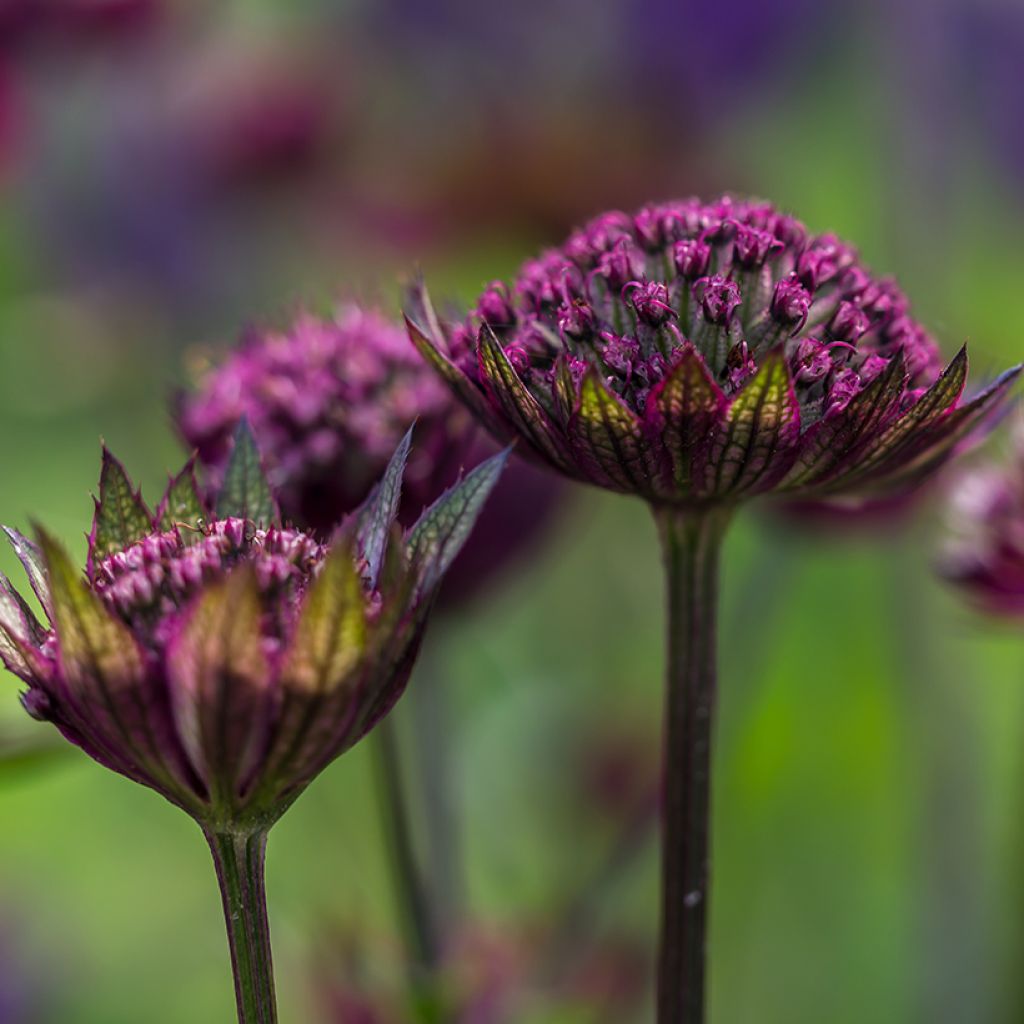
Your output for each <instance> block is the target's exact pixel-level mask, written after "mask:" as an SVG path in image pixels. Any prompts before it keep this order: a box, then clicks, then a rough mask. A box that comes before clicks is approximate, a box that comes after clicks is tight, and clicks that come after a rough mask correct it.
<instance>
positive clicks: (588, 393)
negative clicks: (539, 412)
mask: <svg viewBox="0 0 1024 1024" xmlns="http://www.w3.org/2000/svg"><path fill="white" fill-rule="evenodd" d="M569 436H570V437H571V438H572V442H573V448H574V449H575V452H576V456H577V459H579V460H580V461H582V462H584V463H585V464H586V465H587V467H588V469H589V470H590V471H591V473H593V474H594V476H595V478H596V482H602V483H603V482H605V481H608V482H610V483H611V484H612V485H613V486H615V487H618V488H619V489H620V490H624V491H630V492H634V493H637V494H647V493H648V492H649V491H650V483H651V474H650V473H649V472H648V469H647V463H646V462H645V450H646V448H647V444H646V441H645V439H644V437H643V430H642V425H641V421H640V418H639V417H638V416H637V415H636V413H634V412H633V411H632V410H631V409H627V408H626V406H624V405H623V404H622V402H621V401H620V400H619V399H618V397H617V396H615V395H613V394H612V393H611V392H610V391H609V390H608V386H607V385H606V384H605V382H604V380H603V379H602V378H601V375H600V373H599V372H598V371H597V369H596V368H595V367H590V368H589V369H588V370H587V372H586V373H585V374H584V376H583V381H582V382H581V384H580V401H579V406H578V408H577V409H576V411H575V412H574V413H573V416H572V420H571V421H570V423H569ZM595 470H596V473H595V472H594V471H595ZM602 478H603V479H602Z"/></svg>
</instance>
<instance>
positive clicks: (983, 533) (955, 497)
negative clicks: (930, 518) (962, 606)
mask: <svg viewBox="0 0 1024 1024" xmlns="http://www.w3.org/2000/svg"><path fill="white" fill-rule="evenodd" d="M939 568H940V571H941V573H942V575H943V576H945V577H946V578H947V579H948V580H950V581H951V582H952V583H954V584H955V585H956V586H957V587H959V588H960V589H961V590H962V591H963V592H964V593H965V594H966V595H967V596H968V597H969V598H970V599H971V600H972V601H974V602H975V603H976V604H978V605H979V606H980V607H982V608H984V609H985V610H988V611H992V612H998V613H1002V614H1005V615H1013V616H1020V615H1024V426H1022V425H1021V424H1018V425H1017V427H1016V431H1015V438H1014V444H1013V447H1012V450H1011V451H1010V453H1009V456H1008V458H1006V459H1004V460H1003V461H1002V462H1001V463H994V462H989V463H986V464H981V465H977V466H973V467H971V468H968V469H965V470H963V471H962V472H961V473H959V474H958V475H957V476H955V477H954V478H953V479H952V480H951V481H950V484H949V497H948V500H947V537H946V540H945V543H944V545H943V549H942V553H941V557H940V562H939Z"/></svg>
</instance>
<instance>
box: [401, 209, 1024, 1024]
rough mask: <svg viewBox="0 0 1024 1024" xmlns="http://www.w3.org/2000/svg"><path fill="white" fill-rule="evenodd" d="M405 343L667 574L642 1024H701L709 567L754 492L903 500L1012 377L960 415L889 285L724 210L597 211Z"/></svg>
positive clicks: (821, 249) (956, 387) (954, 385)
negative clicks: (627, 529) (579, 487)
mask: <svg viewBox="0 0 1024 1024" xmlns="http://www.w3.org/2000/svg"><path fill="white" fill-rule="evenodd" d="M410 312H411V319H410V320H409V325H408V326H409V330H410V335H411V337H412V339H413V341H414V342H415V344H416V345H417V347H418V348H419V350H420V351H421V352H422V353H423V354H424V356H425V357H426V358H427V359H429V360H430V361H431V362H432V363H433V364H434V366H435V367H436V368H437V370H438V371H439V372H440V374H441V376H442V377H444V379H445V380H447V381H448V383H449V385H450V386H451V387H452V389H453V390H454V391H455V393H456V394H458V395H459V396H460V397H461V398H462V400H463V401H464V402H465V403H466V405H467V406H468V407H469V408H470V409H472V410H473V412H474V413H475V414H476V416H477V417H478V419H479V420H480V421H481V422H482V423H483V424H485V425H486V426H487V427H488V428H489V429H490V430H491V431H492V432H493V433H494V434H495V436H497V437H499V438H510V437H515V438H517V439H518V440H519V442H520V446H521V448H522V449H523V450H524V451H528V452H530V453H531V454H532V455H533V456H534V457H535V458H536V459H538V460H540V461H542V462H545V463H547V464H548V465H550V466H552V467H554V468H556V469H558V470H560V471H561V472H562V473H564V474H565V475H567V476H570V477H573V478H575V479H577V480H581V481H584V482H586V483H591V484H595V485H597V486H600V487H605V488H608V489H610V490H614V491H620V492H623V493H627V494H636V495H639V496H640V497H642V498H644V499H645V500H646V501H647V502H648V503H649V504H650V505H651V508H652V510H653V512H654V516H655V519H656V522H657V525H658V528H659V532H660V535H661V542H662V549H663V552H664V560H665V567H666V576H667V581H668V623H669V630H670V632H669V654H668V694H667V700H666V722H665V745H666V754H665V760H666V773H665V785H664V798H663V799H664V827H663V828H662V921H661V944H660V950H661V952H660V959H659V972H658V997H657V1019H658V1022H659V1024H700V1022H702V1021H703V1020H704V977H705V935H706V921H707V907H708V895H709V847H708V838H709V834H710V829H709V808H710V775H711V756H710V752H711V742H712V721H713V714H714V701H715V688H716V653H715V649H716V626H715V618H716V605H717V587H718V559H719V553H720V549H721V543H722V539H723V537H724V534H725V530H726V527H727V525H728V522H729V518H730V516H731V514H732V512H733V510H734V509H735V508H736V506H737V505H738V504H739V503H741V502H742V501H744V500H746V499H748V498H751V497H754V496H756V495H761V494H766V493H777V494H788V495H792V496H794V497H799V498H830V499H831V498H836V497H844V498H856V499H860V500H863V499H866V498H871V499H877V498H881V497H889V496H892V495H894V494H899V493H902V492H904V491H906V490H909V489H910V488H911V486H912V485H914V484H916V483H918V482H919V481H920V480H921V479H923V478H924V477H926V476H927V474H928V473H929V472H930V471H931V470H933V469H934V468H935V467H936V466H938V465H939V464H940V463H942V462H943V461H944V460H946V459H947V458H948V457H949V456H950V454H951V453H952V452H953V451H954V449H955V447H956V445H957V444H958V442H959V441H960V440H961V439H962V438H963V437H964V436H965V435H966V434H968V433H969V432H971V431H972V430H973V429H974V428H975V427H976V426H977V425H978V424H979V423H981V422H982V421H983V420H984V419H985V417H986V416H987V415H988V414H989V413H990V412H991V411H992V410H993V409H994V407H995V406H996V405H997V403H998V402H999V401H1000V399H1001V398H1002V397H1003V396H1004V395H1005V393H1006V391H1007V389H1008V388H1009V385H1010V383H1011V381H1012V380H1013V378H1014V377H1015V376H1016V374H1017V372H1018V370H1019V368H1018V370H1013V371H1010V372H1009V373H1006V374H1004V375H1003V376H1002V377H1001V378H1000V379H999V380H997V381H996V382H995V383H994V384H993V385H992V386H991V387H989V388H988V389H987V390H985V391H983V392H982V393H981V394H980V395H978V396H977V397H975V398H973V399H972V400H970V401H967V402H965V403H963V404H960V395H961V392H962V390H963V387H964V383H965V380H966V376H967V355H966V352H965V351H964V350H961V352H960V353H959V354H958V355H957V356H956V358H955V359H954V360H953V361H952V362H951V363H950V364H949V366H948V367H946V369H944V370H943V369H942V368H941V362H940V359H939V351H938V348H937V346H936V345H935V342H934V341H933V340H932V339H931V338H930V336H929V335H928V334H927V333H926V332H925V330H924V329H923V328H922V327H921V326H920V325H919V324H918V323H917V322H916V321H915V320H913V319H912V318H911V316H910V314H909V309H908V303H907V300H906V298H905V297H904V296H903V294H902V292H901V291H900V290H899V289H898V288H897V286H896V285H895V283H894V282H892V281H889V280H884V279H883V280H880V279H878V278H875V277H874V276H872V274H870V273H869V272H868V271H867V270H866V269H865V268H864V267H863V266H862V265H861V263H860V261H859V259H858V257H857V254H856V252H855V251H854V250H853V249H852V248H851V247H850V246H849V245H847V244H845V243H844V242H842V241H840V240H839V239H837V238H835V237H834V236H832V235H819V236H811V235H810V234H809V233H808V231H807V230H806V228H804V226H803V225H802V224H800V223H799V222H798V221H796V220H794V219H793V218H792V217H789V216H786V215H784V214H781V213H779V212H777V211H776V210H775V209H774V208H772V207H771V206H768V205H766V204H763V203H757V202H746V201H741V200H734V199H730V198H728V197H726V198H722V199H718V200H716V201H714V202H712V203H708V204H704V203H700V202H698V201H696V200H686V201H682V202H671V203H664V204H660V205H654V206H648V207H645V208H644V209H642V210H639V211H638V212H637V213H635V214H633V215H627V214H624V213H618V212H613V213H607V214H604V215H602V216H600V217H597V218H596V219H594V220H592V221H591V222H590V223H589V224H587V225H586V226H585V227H584V228H582V229H581V230H579V231H577V232H576V233H575V234H573V235H572V236H571V237H570V238H569V239H568V240H567V241H566V242H565V244H564V245H563V246H562V247H561V248H560V249H552V250H549V251H548V252H545V253H543V254H542V255H541V256H540V257H539V258H537V259H533V260H529V261H528V262H527V263H525V264H524V265H523V267H522V269H521V271H520V274H519V276H518V278H517V279H516V280H515V281H514V282H513V283H512V284H511V285H506V284H503V283H501V282H495V283H493V284H491V285H490V286H488V287H487V289H486V290H485V291H484V293H483V295H482V296H481V297H480V299H479V300H478V302H477V304H476V307H475V309H474V310H473V311H472V312H471V313H470V315H469V317H468V318H467V319H466V320H465V322H464V323H462V324H459V325H456V326H452V327H445V326H443V325H442V324H441V322H440V321H439V320H438V318H437V316H436V315H435V314H434V312H433V310H432V308H431V305H430V302H429V300H428V299H427V296H426V293H425V291H423V290H422V289H420V290H419V292H418V294H417V295H416V296H414V301H413V308H412V310H411V311H410Z"/></svg>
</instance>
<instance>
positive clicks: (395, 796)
mask: <svg viewBox="0 0 1024 1024" xmlns="http://www.w3.org/2000/svg"><path fill="white" fill-rule="evenodd" d="M375 731H376V737H375V739H376V744H375V745H376V748H377V760H378V768H379V773H380V787H381V810H382V811H383V815H384V828H385V831H386V834H387V836H386V837H387V843H388V847H389V850H390V853H391V861H392V870H393V874H394V883H395V889H396V895H397V898H398V903H399V911H400V913H401V915H402V918H403V924H404V927H405V931H406V941H407V943H408V946H409V953H410V956H411V958H412V960H413V964H414V967H415V968H416V971H415V974H416V975H417V977H416V978H414V981H416V982H419V983H422V981H423V980H424V979H425V978H429V977H430V976H431V975H432V974H433V972H434V971H435V970H436V969H437V965H438V961H439V959H440V952H439V941H438V936H437V926H436V922H435V916H434V911H433V906H432V904H431V901H430V894H429V892H428V890H427V886H426V884H425V881H424V878H423V874H422V871H421V870H420V865H419V862H418V860H417V856H416V850H415V848H414V844H413V835H412V822H411V821H410V817H409V803H408V800H407V798H406V793H405V786H404V784H403V781H402V765H401V760H400V758H399V753H398V742H397V737H396V736H395V723H394V721H393V719H391V718H390V717H388V718H385V719H384V720H383V721H382V722H380V724H379V725H378V726H377V728H376V730H375Z"/></svg>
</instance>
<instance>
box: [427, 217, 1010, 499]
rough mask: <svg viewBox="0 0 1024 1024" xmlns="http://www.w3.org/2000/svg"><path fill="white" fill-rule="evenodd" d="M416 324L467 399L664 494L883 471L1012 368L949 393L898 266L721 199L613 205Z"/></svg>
mask: <svg viewBox="0 0 1024 1024" xmlns="http://www.w3.org/2000/svg"><path fill="white" fill-rule="evenodd" d="M421 298H422V299H423V301H422V303H421V305H420V306H419V308H418V309H414V310H413V318H414V320H416V321H417V322H416V323H415V324H414V325H413V328H412V330H413V334H414V338H415V340H416V341H417V344H418V345H419V347H420V350H421V351H422V352H424V354H425V355H426V356H427V357H428V358H430V359H432V360H433V361H434V363H435V365H436V366H437V367H438V368H439V369H440V370H441V371H442V373H443V375H444V376H445V377H446V379H447V380H448V381H449V383H450V384H451V385H452V386H453V387H454V388H455V389H456V390H457V392H458V393H459V394H460V396H461V397H462V398H463V399H464V401H466V403H467V404H468V405H469V406H470V407H471V408H472V409H474V411H475V412H476V413H477V415H478V416H479V418H480V419H481V420H482V421H483V422H485V423H487V424H488V425H489V426H490V428H491V429H492V430H493V431H494V432H495V433H496V434H498V435H499V436H501V437H510V436H515V437H518V438H519V439H520V440H521V443H522V444H523V445H524V446H525V447H526V448H528V449H529V450H530V451H532V453H533V454H534V455H535V456H537V457H538V458H540V459H543V460H544V461H546V462H547V463H549V464H550V465H552V466H554V467H556V468H557V469H559V470H561V471H562V472H563V473H566V474H568V475H570V476H573V477H575V478H576V479H579V480H584V481H586V482H588V483H593V484H597V485H598V486H602V487H607V488H611V489H613V490H617V491H623V492H627V493H634V494H639V495H641V496H642V497H644V498H646V499H647V500H649V501H651V502H654V503H657V504H662V503H673V504H675V503H691V502H692V503H696V502H709V501H717V502H734V501H736V500H737V499H739V498H742V497H746V496H750V495H753V494H761V493H765V492H769V491H776V492H786V493H794V494H800V495H805V496H806V495H809V494H816V495H835V494H849V493H865V492H878V491H885V490H891V489H892V488H894V487H897V486H899V485H900V484H902V483H904V482H906V481H908V480H912V479H915V478H917V477H919V476H920V475H921V474H923V473H924V472H925V471H926V470H927V469H929V468H931V467H932V466H934V465H935V464H936V463H938V462H940V461H941V460H942V459H943V458H944V457H945V456H946V454H947V453H948V452H949V451H950V449H951V448H952V447H953V445H954V444H955V443H956V441H957V440H958V439H959V438H961V437H962V436H963V435H964V434H965V433H966V432H967V431H969V430H970V429H971V428H972V427H973V426H975V425H976V424H977V423H978V421H979V420H980V418H981V417H983V416H984V414H985V413H986V411H987V410H988V409H989V408H991V406H992V405H993V404H994V403H995V402H996V401H997V399H998V397H999V395H1000V394H1002V393H1003V392H1004V391H1005V390H1006V387H1007V386H1008V384H1009V379H1010V377H1009V375H1007V376H1004V377H1003V378H1001V379H1000V380H999V381H997V382H996V384H994V385H993V386H992V387H990V388H989V389H988V390H986V391H985V392H983V393H982V394H981V395H979V396H977V397H976V398H974V399H973V400H971V401H969V402H967V403H965V404H963V405H958V400H959V398H960V394H961V391H962V390H963V386H964V382H965V379H966V375H967V356H966V352H965V351H963V350H962V351H961V352H960V353H959V354H958V355H957V357H956V358H955V359H954V360H953V362H952V363H951V364H950V365H949V366H948V367H947V368H946V369H945V370H942V369H941V362H940V355H939V350H938V348H937V346H936V344H935V342H934V341H933V340H932V339H931V337H930V336H929V335H928V334H927V333H926V332H925V330H924V329H923V328H922V327H921V326H920V325H919V324H918V323H917V322H916V321H915V320H913V319H912V318H911V317H910V315H909V309H908V303H907V300H906V298H905V297H904V296H903V294H902V292H901V291H900V290H899V289H898V287H897V286H896V285H895V283H894V282H892V281H891V280H887V279H878V278H875V277H873V276H872V275H871V274H870V273H869V272H868V271H867V270H866V269H865V268H864V267H863V266H862V265H861V263H860V261H859V260H858V257H857V254H856V252H855V251H854V250H853V249H852V248H851V247H850V246H848V245H846V244H845V243H843V242H841V241H840V240H839V239H837V238H835V237H834V236H832V235H820V236H816V237H812V236H810V235H809V234H808V232H807V230H806V229H805V228H804V227H803V225H802V224H800V223H799V222H798V221H796V220H794V219H793V218H791V217H788V216H785V215H783V214H781V213H778V212H777V211H776V210H774V209H773V208H772V207H771V206H768V205H766V204H762V203H754V202H743V201H739V200H732V199H728V198H724V199H720V200H717V201H716V202H713V203H709V204H702V203H699V202H697V201H694V200H690V201H685V202H677V203H665V204H663V205H660V206H651V207H646V208H644V209H642V210H640V211H639V212H638V213H637V214H635V215H633V216H627V215H626V214H623V213H608V214H604V215H603V216H601V217H598V218H596V219H595V220H593V221H591V222H590V223H589V224H588V225H587V226H586V227H584V228H583V229H581V230H579V231H577V232H576V233H575V234H574V235H572V236H571V237H570V238H569V239H568V240H567V241H566V243H565V245H564V246H563V247H562V248H561V249H555V250H550V251H548V252H545V253H544V254H542V255H541V256H540V257H539V258H537V259H534V260H530V261H528V262H527V263H526V264H524V266H523V268H522V270H521V272H520V275H519V277H518V278H517V279H516V281H515V282H514V283H513V284H512V286H511V287H507V286H505V285H502V284H498V283H496V284H493V285H491V286H490V287H489V288H488V289H487V290H486V291H485V292H484V294H483V295H482V296H481V298H480V300H479V302H478V303H477V307H476V309H475V310H474V311H473V312H472V313H471V314H470V316H469V318H468V319H467V321H466V322H465V323H464V324H462V325H459V326H456V327H453V328H450V329H445V328H443V327H442V325H441V324H440V323H439V322H438V320H437V318H436V317H435V316H434V315H433V314H432V312H431V310H430V307H429V303H427V301H426V298H425V296H421Z"/></svg>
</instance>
